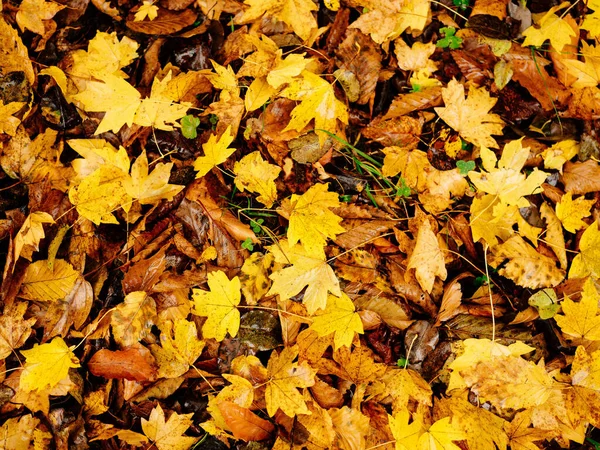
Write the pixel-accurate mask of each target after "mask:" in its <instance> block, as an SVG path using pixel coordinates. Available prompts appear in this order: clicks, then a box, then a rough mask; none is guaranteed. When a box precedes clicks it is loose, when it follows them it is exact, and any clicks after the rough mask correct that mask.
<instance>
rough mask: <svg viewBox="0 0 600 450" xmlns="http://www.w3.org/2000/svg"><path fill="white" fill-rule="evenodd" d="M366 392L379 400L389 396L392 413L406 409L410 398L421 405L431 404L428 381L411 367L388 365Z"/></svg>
mask: <svg viewBox="0 0 600 450" xmlns="http://www.w3.org/2000/svg"><path fill="white" fill-rule="evenodd" d="M367 394H369V395H373V396H374V398H375V399H377V400H379V401H383V400H385V399H386V398H387V397H391V398H392V411H393V412H394V413H399V412H401V411H404V410H406V409H407V408H408V402H409V401H410V400H411V399H412V400H415V401H417V402H418V403H420V404H423V405H427V406H431V405H432V402H431V396H432V391H431V387H430V386H429V383H427V381H425V380H424V379H423V377H422V376H421V375H420V374H419V372H416V371H414V370H411V369H399V368H397V367H395V368H394V367H389V366H388V367H387V370H386V372H385V373H384V374H383V375H381V376H378V377H377V378H376V379H375V380H374V381H373V382H372V383H371V385H370V386H369V387H368V389H367Z"/></svg>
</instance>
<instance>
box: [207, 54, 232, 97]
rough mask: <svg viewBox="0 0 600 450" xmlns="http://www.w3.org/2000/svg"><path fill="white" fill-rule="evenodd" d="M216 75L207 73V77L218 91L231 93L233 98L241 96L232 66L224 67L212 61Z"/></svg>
mask: <svg viewBox="0 0 600 450" xmlns="http://www.w3.org/2000/svg"><path fill="white" fill-rule="evenodd" d="M210 62H211V64H212V66H213V68H214V69H215V72H216V73H207V74H206V77H207V78H208V79H209V80H210V82H211V83H212V85H213V86H214V87H216V88H217V89H221V90H222V91H225V92H229V93H230V94H231V96H232V97H239V96H240V87H239V86H238V82H237V78H236V77H235V72H234V71H233V69H232V68H231V66H227V67H223V66H222V65H221V64H219V63H217V62H215V61H213V60H212V59H211V60H210Z"/></svg>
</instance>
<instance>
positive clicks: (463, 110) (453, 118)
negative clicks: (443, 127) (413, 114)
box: [434, 79, 504, 148]
mask: <svg viewBox="0 0 600 450" xmlns="http://www.w3.org/2000/svg"><path fill="white" fill-rule="evenodd" d="M442 98H443V99H444V104H445V105H446V106H445V107H438V108H434V109H435V112H436V113H437V115H438V116H440V118H441V119H442V120H443V121H444V122H446V123H447V124H448V125H449V126H450V127H452V128H453V129H454V130H456V131H458V133H459V134H460V135H461V137H463V138H464V139H465V140H467V141H469V142H471V143H473V144H475V145H478V146H481V147H492V148H497V147H498V144H497V143H496V141H495V140H494V138H492V136H491V135H492V134H502V128H503V127H504V122H503V121H502V119H501V118H500V116H498V115H497V114H490V113H489V111H490V109H492V107H493V106H494V105H495V104H496V99H495V98H491V97H490V94H488V92H487V91H486V90H485V88H476V87H472V88H471V89H469V94H468V96H467V98H466V99H465V88H464V86H463V85H462V84H461V83H459V82H458V81H456V80H455V79H452V80H450V82H449V83H448V87H446V88H443V89H442Z"/></svg>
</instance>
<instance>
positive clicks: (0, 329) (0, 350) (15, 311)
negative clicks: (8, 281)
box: [0, 302, 36, 360]
mask: <svg viewBox="0 0 600 450" xmlns="http://www.w3.org/2000/svg"><path fill="white" fill-rule="evenodd" d="M25 311H27V303H26V302H17V303H15V304H14V305H12V307H11V308H10V309H8V308H7V309H5V310H4V312H3V314H2V315H1V316H0V360H3V359H5V358H7V357H8V356H9V355H10V354H11V353H12V352H14V351H15V350H16V349H18V348H20V347H22V346H23V345H24V344H25V342H26V341H27V339H28V338H29V336H30V335H31V331H32V330H31V327H32V326H33V324H35V322H36V318H35V317H32V318H30V319H24V318H23V315H24V314H25Z"/></svg>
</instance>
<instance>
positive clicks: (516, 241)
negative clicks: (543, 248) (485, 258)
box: [489, 236, 565, 289]
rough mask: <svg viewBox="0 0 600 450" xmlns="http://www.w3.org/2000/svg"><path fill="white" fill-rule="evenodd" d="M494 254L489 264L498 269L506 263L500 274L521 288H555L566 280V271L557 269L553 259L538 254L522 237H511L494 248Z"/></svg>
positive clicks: (499, 271)
mask: <svg viewBox="0 0 600 450" xmlns="http://www.w3.org/2000/svg"><path fill="white" fill-rule="evenodd" d="M492 252H493V255H492V257H491V258H490V260H489V264H490V265H491V266H492V267H498V266H500V265H501V264H503V263H505V262H506V264H505V265H504V267H502V268H501V269H500V270H498V273H499V274H500V275H502V276H505V277H507V278H510V279H511V280H513V281H514V282H515V283H517V284H518V285H519V286H523V287H527V288H531V289H539V288H546V287H554V286H556V285H557V284H558V283H560V282H561V281H562V280H563V279H564V278H565V273H564V271H563V270H561V269H559V268H558V267H556V263H555V261H554V260H553V259H552V258H549V257H548V256H545V255H542V254H541V253H538V252H536V251H535V249H534V248H533V247H532V246H531V245H529V244H528V243H527V242H525V241H524V240H523V238H522V237H521V236H513V237H511V238H510V239H509V240H507V241H506V242H504V243H503V244H500V245H498V246H496V247H494V248H493V249H492Z"/></svg>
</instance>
